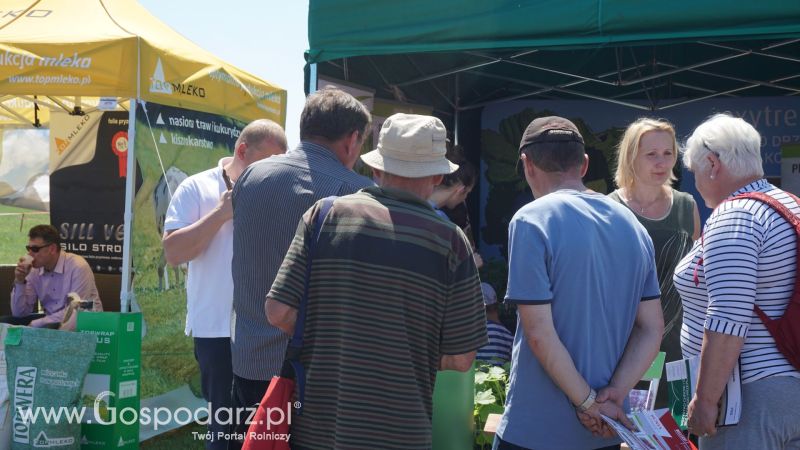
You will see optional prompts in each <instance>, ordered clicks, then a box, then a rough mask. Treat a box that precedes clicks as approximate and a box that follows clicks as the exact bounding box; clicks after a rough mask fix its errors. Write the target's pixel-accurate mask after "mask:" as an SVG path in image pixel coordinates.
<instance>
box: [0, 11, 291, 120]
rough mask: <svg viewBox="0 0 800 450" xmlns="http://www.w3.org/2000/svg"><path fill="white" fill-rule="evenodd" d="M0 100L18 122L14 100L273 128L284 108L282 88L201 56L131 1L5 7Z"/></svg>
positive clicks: (0, 18)
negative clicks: (112, 104)
mask: <svg viewBox="0 0 800 450" xmlns="http://www.w3.org/2000/svg"><path fill="white" fill-rule="evenodd" d="M87 24H89V25H90V26H86V25H87ZM0 95H3V96H4V97H2V98H0V102H2V103H0V109H3V110H5V112H6V113H8V114H7V115H10V116H13V114H12V113H10V112H9V111H8V109H12V110H15V111H16V112H17V113H18V114H20V115H22V116H23V117H27V115H28V113H27V111H24V110H23V109H24V108H21V107H20V104H19V100H18V99H14V98H13V97H19V96H25V97H23V99H25V100H29V99H30V96H33V95H37V96H38V97H39V98H42V100H43V101H45V102H46V101H47V100H51V101H54V99H57V98H58V97H66V96H69V97H73V98H74V97H123V98H136V97H138V98H142V99H144V100H150V101H155V102H158V103H163V104H167V105H170V106H178V107H183V108H188V109H195V110H200V111H206V112H212V113H218V114H225V115H229V116H233V117H236V118H238V119H240V120H251V119H254V118H257V117H268V118H271V119H273V120H275V121H277V122H279V123H281V124H282V123H283V121H284V117H285V111H286V91H285V90H283V89H281V88H280V87H278V86H275V85H272V84H270V83H268V82H266V81H263V80H261V79H259V78H258V77H255V76H253V75H251V74H249V73H247V72H244V71H242V70H239V69H237V68H236V67H233V66H231V65H229V64H227V63H225V62H224V61H222V60H221V59H219V58H217V57H216V56H214V55H213V54H211V53H209V52H207V51H205V50H203V49H202V48H200V47H198V46H197V45H195V44H194V43H192V42H191V41H189V40H188V39H186V38H184V37H183V36H181V35H180V34H179V33H177V32H175V31H174V30H172V29H171V28H169V27H167V26H166V25H165V24H163V23H162V22H160V21H159V20H158V19H156V18H155V17H153V16H152V15H151V14H150V13H149V12H148V11H147V10H146V9H144V8H143V7H142V6H141V5H139V4H138V3H137V2H136V1H135V0H84V1H81V2H79V3H76V2H75V1H73V0H6V1H4V2H3V5H2V8H1V9H0ZM10 100H16V104H14V105H11V104H10V103H6V102H8V101H10ZM17 119H19V117H17ZM1 123H4V121H3V120H0V124H1Z"/></svg>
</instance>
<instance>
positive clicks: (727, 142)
mask: <svg viewBox="0 0 800 450" xmlns="http://www.w3.org/2000/svg"><path fill="white" fill-rule="evenodd" d="M706 152H711V153H714V154H715V155H717V156H718V157H719V159H720V161H721V162H722V163H723V164H724V165H725V167H726V168H727V169H728V171H729V172H730V173H731V174H732V175H734V176H736V177H749V176H759V177H763V176H764V167H763V163H762V161H761V135H760V134H758V131H756V129H755V128H753V126H752V125H750V124H749V123H747V122H745V121H744V120H743V119H741V118H739V117H733V116H732V115H730V114H727V113H726V114H715V115H713V116H711V117H710V118H708V119H707V120H706V121H705V122H703V123H701V124H700V125H699V126H698V127H697V128H695V130H694V132H693V133H692V135H691V136H689V139H687V140H686V145H685V146H684V149H683V164H684V165H685V166H686V167H687V168H688V169H689V170H691V171H692V172H696V171H697V170H702V169H704V168H706V167H707V166H708V160H707V159H706V158H705V156H706Z"/></svg>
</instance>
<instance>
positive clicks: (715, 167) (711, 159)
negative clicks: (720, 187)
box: [706, 152, 722, 180]
mask: <svg viewBox="0 0 800 450" xmlns="http://www.w3.org/2000/svg"><path fill="white" fill-rule="evenodd" d="M706 153H708V154H707V155H706V159H707V160H708V164H709V166H710V168H711V170H710V171H709V174H708V176H709V177H710V178H711V179H712V180H713V179H714V178H717V176H718V175H719V172H720V170H721V169H722V164H721V163H720V160H719V156H717V155H716V154H714V153H711V152H706Z"/></svg>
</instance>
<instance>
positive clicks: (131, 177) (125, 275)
mask: <svg viewBox="0 0 800 450" xmlns="http://www.w3.org/2000/svg"><path fill="white" fill-rule="evenodd" d="M130 101H131V107H130V110H129V111H128V154H127V157H128V173H127V174H126V176H125V234H124V235H123V238H122V239H123V240H122V282H121V283H120V312H128V311H129V309H130V293H131V239H132V238H133V236H132V234H133V197H134V195H135V194H136V193H135V186H136V155H134V150H133V149H134V140H135V139H136V107H137V105H136V102H137V101H138V99H135V98H132V99H131V100H130Z"/></svg>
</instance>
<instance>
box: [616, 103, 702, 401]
mask: <svg viewBox="0 0 800 450" xmlns="http://www.w3.org/2000/svg"><path fill="white" fill-rule="evenodd" d="M617 150H618V153H617V171H616V174H615V181H616V183H617V186H619V189H617V190H616V191H614V192H612V193H611V194H609V197H611V198H612V199H614V200H616V201H618V202H620V203H622V204H624V205H625V206H627V207H628V208H629V209H630V210H631V211H633V213H634V214H635V215H636V218H637V219H639V222H640V223H641V224H642V225H644V227H645V229H647V233H648V234H649V235H650V238H651V239H652V240H653V246H654V248H655V257H656V268H657V271H658V280H659V283H660V285H661V306H662V310H663V312H664V338H663V340H662V342H661V351H665V352H667V361H674V360H677V359H681V347H680V333H681V320H682V315H683V311H682V308H681V300H680V296H679V295H678V293H677V292H676V291H675V288H674V286H673V284H672V273H673V271H674V270H675V266H676V264H677V263H678V261H680V259H681V258H683V256H684V255H685V254H686V253H687V252H688V251H689V249H690V248H691V246H692V242H693V241H695V240H696V239H697V238H698V237H699V236H700V214H699V212H698V210H697V204H696V203H695V201H694V199H693V198H692V196H691V195H689V194H687V193H685V192H679V191H676V190H675V189H673V188H672V182H673V181H675V180H676V178H675V176H674V175H673V173H672V169H673V168H674V167H675V164H676V163H677V161H678V144H677V142H676V141H675V129H674V128H673V126H672V124H670V123H669V122H667V121H665V120H656V119H648V118H642V119H639V120H637V121H635V122H633V123H632V124H630V125H629V126H628V128H627V129H626V130H625V134H624V135H623V137H622V141H621V142H620V144H619V147H618V149H617ZM661 387H663V388H666V383H661ZM666 395H667V394H666V390H665V389H664V390H661V389H660V390H659V394H658V397H657V400H658V403H659V405H662V404H665V402H666V401H667V398H666Z"/></svg>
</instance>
